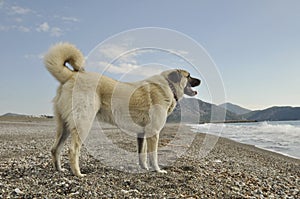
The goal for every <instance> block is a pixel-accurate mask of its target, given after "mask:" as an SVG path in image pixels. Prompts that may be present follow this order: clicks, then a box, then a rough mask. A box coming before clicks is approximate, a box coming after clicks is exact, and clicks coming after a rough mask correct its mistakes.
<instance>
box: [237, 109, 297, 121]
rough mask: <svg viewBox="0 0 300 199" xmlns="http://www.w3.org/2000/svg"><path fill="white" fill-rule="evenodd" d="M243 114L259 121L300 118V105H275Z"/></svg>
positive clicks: (247, 117)
mask: <svg viewBox="0 0 300 199" xmlns="http://www.w3.org/2000/svg"><path fill="white" fill-rule="evenodd" d="M241 116H242V117H244V118H246V119H248V120H257V121H284V120H300V107H290V106H283V107H278V106H274V107H271V108H267V109H264V110H258V111H252V112H249V113H246V114H244V115H241Z"/></svg>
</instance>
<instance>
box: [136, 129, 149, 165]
mask: <svg viewBox="0 0 300 199" xmlns="http://www.w3.org/2000/svg"><path fill="white" fill-rule="evenodd" d="M137 146H138V154H139V165H140V167H141V168H142V169H146V170H148V166H147V142H146V140H145V133H139V134H138V136H137Z"/></svg>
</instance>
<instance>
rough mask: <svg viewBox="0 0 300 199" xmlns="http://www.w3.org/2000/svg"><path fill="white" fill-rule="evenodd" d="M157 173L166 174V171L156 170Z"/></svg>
mask: <svg viewBox="0 0 300 199" xmlns="http://www.w3.org/2000/svg"><path fill="white" fill-rule="evenodd" d="M156 172H157V173H168V172H167V171H166V170H163V169H158V170H156Z"/></svg>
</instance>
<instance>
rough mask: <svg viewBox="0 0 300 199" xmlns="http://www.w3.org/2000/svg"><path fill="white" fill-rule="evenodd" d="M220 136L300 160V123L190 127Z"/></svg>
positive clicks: (281, 122)
mask: <svg viewBox="0 0 300 199" xmlns="http://www.w3.org/2000/svg"><path fill="white" fill-rule="evenodd" d="M190 126H191V127H192V129H193V130H194V131H196V132H203V133H209V134H213V135H218V136H222V137H226V138H230V139H232V140H235V141H238V142H241V143H246V144H251V145H255V146H257V147H260V148H264V149H267V150H271V151H275V152H279V153H282V154H286V155H289V156H293V157H296V158H298V159H300V121H280V122H257V123H235V124H228V123H227V124H201V125H194V124H193V125H190Z"/></svg>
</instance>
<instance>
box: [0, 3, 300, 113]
mask: <svg viewBox="0 0 300 199" xmlns="http://www.w3.org/2000/svg"><path fill="white" fill-rule="evenodd" d="M77 2H78V3H76V1H38V0H32V1H25V0H24V1H22V0H19V1H14V0H9V1H8V0H7V1H6V0H0V34H1V37H0V42H1V45H0V49H1V55H0V56H1V59H0V69H1V73H0V91H1V94H0V115H1V114H4V113H6V112H16V113H25V114H51V113H52V104H51V100H52V98H53V97H54V95H55V92H56V87H57V86H58V82H56V80H55V79H54V78H53V77H52V76H51V75H50V74H49V73H48V72H47V71H46V69H45V67H44V65H43V60H42V57H43V54H44V53H45V52H46V51H47V49H48V48H49V46H50V45H52V44H54V43H56V42H59V41H68V42H71V43H74V44H75V45H76V46H77V47H79V48H80V49H81V50H82V52H83V53H84V54H85V55H87V54H88V53H89V52H90V51H91V50H92V49H93V48H95V46H96V45H98V44H99V43H100V42H102V41H104V40H106V39H107V38H109V37H111V36H112V35H115V34H118V33H119V32H122V31H126V30H130V29H134V28H142V27H161V28H167V29H172V30H175V31H178V32H181V33H183V34H185V35H187V36H189V37H191V38H192V39H194V40H195V41H197V42H198V43H199V44H201V45H202V46H203V47H204V48H205V50H206V51H207V52H208V53H209V55H210V57H211V58H212V59H213V61H214V63H215V64H216V65H217V67H218V70H219V72H220V74H221V77H222V79H223V82H224V87H225V91H226V100H227V101H229V102H232V103H236V104H238V105H241V106H243V107H246V108H250V109H263V108H267V107H270V106H276V105H277V106H282V105H289V106H300V92H299V85H300V78H299V75H300V59H299V58H300V36H299V35H300V23H299V21H300V12H299V8H300V1H297V0H295V1H292V0H286V1H284V0H282V1H278V0H264V1H261V0H251V1H250V0H248V1H244V0H236V1H233V0H228V1H201V0H200V1H138V0H136V1H114V0H110V1H109V0H107V1H98V0H97V1H96V0H94V1H82V2H81V1H77ZM174 67H178V66H174ZM204 78H205V77H204ZM197 97H198V98H200V99H203V100H206V101H209V97H207V96H206V95H203V96H202V95H201V89H200V93H199V95H198V96H197Z"/></svg>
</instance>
